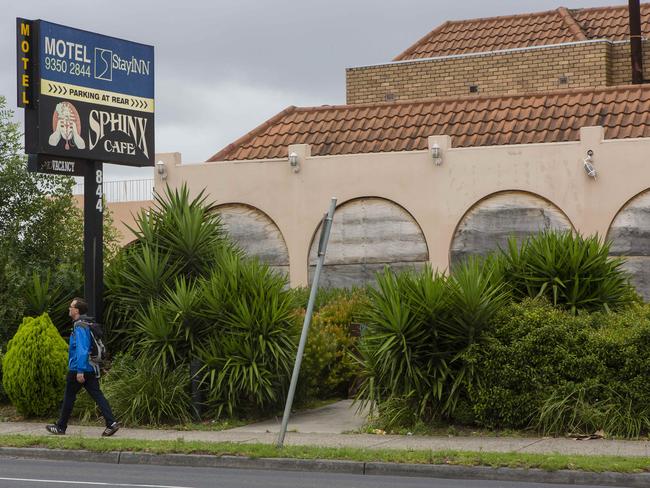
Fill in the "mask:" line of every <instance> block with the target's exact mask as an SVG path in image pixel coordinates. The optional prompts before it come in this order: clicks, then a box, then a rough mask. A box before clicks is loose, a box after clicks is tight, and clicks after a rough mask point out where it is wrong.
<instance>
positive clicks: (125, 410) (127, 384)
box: [104, 354, 191, 425]
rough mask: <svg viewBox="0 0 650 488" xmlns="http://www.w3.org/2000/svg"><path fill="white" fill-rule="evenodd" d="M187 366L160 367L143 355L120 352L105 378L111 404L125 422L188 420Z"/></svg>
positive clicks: (189, 406) (188, 377) (151, 422)
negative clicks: (138, 357) (136, 356)
mask: <svg viewBox="0 0 650 488" xmlns="http://www.w3.org/2000/svg"><path fill="white" fill-rule="evenodd" d="M189 382H190V375H189V369H188V368H187V367H179V368H163V367H161V366H160V365H158V366H154V365H152V364H151V362H150V361H148V360H147V359H146V358H144V357H141V358H140V359H135V358H133V357H132V356H130V355H128V354H124V355H119V356H118V357H116V358H115V360H114V361H113V365H112V368H111V370H110V372H109V373H108V375H106V378H105V380H104V393H105V394H106V398H107V399H108V400H109V402H110V404H111V407H112V408H113V409H114V410H115V412H117V413H118V414H119V416H120V421H122V422H124V423H126V424H128V425H161V424H170V423H171V424H175V423H185V422H188V421H190V420H191V415H190V412H191V401H190V395H189Z"/></svg>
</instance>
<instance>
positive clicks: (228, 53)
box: [0, 0, 627, 180]
mask: <svg viewBox="0 0 650 488" xmlns="http://www.w3.org/2000/svg"><path fill="white" fill-rule="evenodd" d="M604 5H627V2H625V1H620V0H499V1H494V0H492V1H490V0H464V1H449V0H445V1H440V0H210V1H208V0H175V1H173V2H172V1H168V0H111V1H109V2H98V1H96V0H83V1H80V0H79V1H78V0H58V1H53V0H0V11H1V12H2V16H1V17H0V33H2V39H3V40H2V42H0V61H1V65H2V66H3V68H2V70H0V94H3V95H5V96H6V97H7V100H8V105H9V107H10V108H14V109H15V104H16V68H15V66H16V61H15V49H16V46H15V38H16V34H15V18H16V17H24V18H28V19H44V20H49V21H51V22H56V23H59V24H63V25H68V26H70V27H76V28H79V29H85V30H89V31H93V32H98V33H101V34H106V35H111V36H114V37H120V38H123V39H128V40H132V41H138V42H141V43H144V44H151V45H154V46H155V56H156V60H155V62H156V67H155V71H156V151H157V152H180V153H182V158H183V159H182V160H183V162H184V163H198V162H201V161H205V160H206V159H207V158H209V157H210V156H211V155H212V154H214V153H215V152H217V151H218V150H219V149H221V148H223V147H224V146H226V145H227V144H229V143H230V142H232V141H233V140H235V139H237V138H238V137H240V136H242V135H243V134H245V133H246V132H248V131H250V130H252V129H253V128H255V127H256V126H257V125H259V124H260V123H262V122H264V121H265V120H266V119H268V118H269V117H271V116H273V115H274V114H276V113H277V112H279V111H281V110H283V109H284V108H286V107H287V106H289V105H297V106H314V105H324V104H330V105H333V104H342V103H345V69H346V68H349V67H354V66H365V65H369V64H376V63H382V62H387V61H390V60H391V59H392V58H393V57H394V56H396V55H397V54H399V53H400V52H402V51H403V50H404V49H406V48H407V47H408V46H410V45H411V44H413V43H414V42H415V41H417V40H418V39H420V38H421V37H422V36H423V35H425V34H426V33H427V32H429V31H431V30H432V29H433V28H435V27H436V26H438V25H439V24H441V23H443V22H444V21H446V20H459V19H469V18H477V17H492V16H497V15H511V14H517V13H525V12H537V11H543V10H551V9H555V8H557V7H560V6H564V7H567V8H581V7H599V6H604ZM15 111H16V120H17V121H20V122H21V123H22V113H21V112H22V110H18V109H16V110H15ZM151 174H152V170H151V169H150V168H145V169H135V168H128V167H120V166H115V165H106V179H107V180H119V179H134V178H147V177H151Z"/></svg>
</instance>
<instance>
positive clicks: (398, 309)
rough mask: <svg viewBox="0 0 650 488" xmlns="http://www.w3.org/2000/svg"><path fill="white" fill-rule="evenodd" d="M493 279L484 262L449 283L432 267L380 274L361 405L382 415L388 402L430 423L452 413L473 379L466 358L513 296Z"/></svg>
mask: <svg viewBox="0 0 650 488" xmlns="http://www.w3.org/2000/svg"><path fill="white" fill-rule="evenodd" d="M491 273H492V268H491V267H490V266H487V265H485V264H484V263H483V261H479V260H478V259H470V260H468V261H466V262H464V263H463V264H461V265H460V266H459V267H457V268H456V269H455V270H454V273H453V274H452V275H451V276H450V277H449V278H447V277H445V276H444V275H440V274H437V273H436V274H434V273H433V272H432V271H431V269H430V268H429V267H427V268H425V269H424V270H423V271H422V272H420V273H413V272H404V273H400V274H395V273H393V272H392V271H390V270H389V269H388V268H387V269H385V270H384V272H383V273H381V274H379V275H378V276H377V288H376V289H374V290H370V291H369V305H368V307H367V309H366V313H365V315H364V320H365V321H366V322H367V324H368V327H367V329H366V333H365V334H364V338H363V340H362V342H361V345H360V348H359V350H360V353H361V363H362V366H363V376H362V378H363V382H362V385H361V388H360V390H359V392H358V395H357V399H358V400H360V401H361V404H362V405H366V404H370V405H373V404H376V405H377V406H378V407H379V410H380V414H381V410H382V404H384V405H385V406H386V408H389V407H390V406H395V405H398V406H399V409H398V410H399V411H401V409H402V408H404V407H405V405H407V404H410V408H411V409H412V410H413V411H414V412H415V413H416V418H417V419H419V420H425V421H427V420H430V419H431V418H433V417H434V416H438V417H439V416H445V415H446V416H448V415H450V414H452V413H453V410H454V408H455V406H456V403H457V400H458V398H459V395H460V393H461V391H462V387H463V386H464V385H466V384H467V383H468V382H471V381H473V379H474V375H473V373H474V371H473V367H472V363H471V362H466V361H464V354H465V353H466V351H467V350H468V349H469V348H471V347H472V346H474V345H475V344H477V343H478V342H479V341H480V340H481V339H482V337H483V331H484V330H485V328H486V327H487V326H488V325H489V323H490V320H491V319H492V317H493V316H494V314H495V313H496V311H497V310H498V309H499V308H500V307H502V306H503V304H504V303H505V302H506V300H507V299H508V297H509V294H508V292H507V290H505V289H504V287H503V286H502V285H500V284H495V283H494V281H493V280H492V274H491ZM390 408H392V407H390ZM383 417H384V418H386V415H383ZM389 417H391V418H393V417H395V418H404V417H403V415H401V414H400V415H396V416H395V415H389Z"/></svg>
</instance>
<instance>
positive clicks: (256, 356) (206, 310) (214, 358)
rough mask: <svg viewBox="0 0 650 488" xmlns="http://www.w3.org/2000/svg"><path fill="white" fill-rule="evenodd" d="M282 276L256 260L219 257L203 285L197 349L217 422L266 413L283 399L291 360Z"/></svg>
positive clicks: (288, 304) (290, 311) (289, 314)
mask: <svg viewBox="0 0 650 488" xmlns="http://www.w3.org/2000/svg"><path fill="white" fill-rule="evenodd" d="M286 285H287V281H286V277H285V276H284V275H280V274H277V273H274V272H273V271H272V270H271V269H270V268H269V267H268V266H266V265H265V264H262V263H260V262H259V261H258V260H256V259H253V260H249V259H245V258H242V257H240V256H238V255H236V254H231V255H228V256H224V257H223V259H222V260H221V261H220V262H219V265H218V266H217V267H216V268H215V270H214V271H213V273H212V275H211V276H210V277H209V278H208V279H206V280H205V282H204V289H203V291H202V295H203V300H204V302H203V306H202V309H201V312H202V316H203V319H204V320H205V321H206V323H209V324H210V328H211V336H210V338H209V339H207V341H205V343H204V344H203V345H200V346H198V357H199V358H200V360H201V362H202V363H203V364H204V367H203V368H202V370H201V378H202V380H203V382H204V384H205V385H207V387H208V390H209V393H208V402H209V404H210V406H211V408H212V409H213V411H214V413H215V414H216V415H217V416H219V415H221V414H222V413H224V412H226V413H228V414H229V415H234V414H240V415H241V414H242V413H245V412H253V411H254V412H256V413H260V412H268V411H269V409H270V408H274V407H277V406H278V405H279V404H280V402H281V400H282V399H283V398H284V392H285V391H286V387H287V385H288V382H289V379H290V374H291V368H292V366H293V361H294V359H295V350H296V341H295V337H294V333H295V327H294V326H293V322H294V320H295V319H294V308H295V303H294V300H293V294H292V293H290V292H289V291H288V290H287V286H286Z"/></svg>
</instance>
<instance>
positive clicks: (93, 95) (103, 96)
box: [41, 80, 154, 113]
mask: <svg viewBox="0 0 650 488" xmlns="http://www.w3.org/2000/svg"><path fill="white" fill-rule="evenodd" d="M41 95H47V96H51V97H56V98H64V99H66V100H76V101H79V102H88V103H94V104H97V105H105V106H107V107H117V108H124V109H127V110H133V111H136V112H149V113H153V111H154V101H153V98H143V97H135V96H133V95H124V94H123V93H115V92H111V91H106V90H96V89H94V88H86V87H85V86H77V85H69V84H68V83H60V82H58V81H50V80H41Z"/></svg>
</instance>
